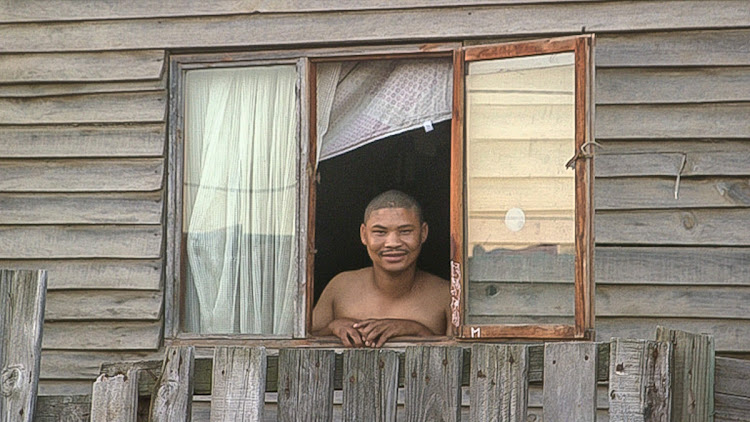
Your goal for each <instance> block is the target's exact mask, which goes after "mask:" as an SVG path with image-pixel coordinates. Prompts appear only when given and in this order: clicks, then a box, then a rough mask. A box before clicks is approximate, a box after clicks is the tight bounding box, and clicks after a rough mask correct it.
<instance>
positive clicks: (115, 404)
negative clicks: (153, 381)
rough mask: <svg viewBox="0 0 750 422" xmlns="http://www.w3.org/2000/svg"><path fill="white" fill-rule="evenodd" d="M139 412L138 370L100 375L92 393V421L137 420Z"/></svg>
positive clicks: (132, 421) (133, 421)
mask: <svg viewBox="0 0 750 422" xmlns="http://www.w3.org/2000/svg"><path fill="white" fill-rule="evenodd" d="M137 414H138V370H137V369H130V370H128V371H127V372H126V373H124V374H115V375H112V376H110V375H107V374H102V375H99V378H97V379H96V382H94V388H93V391H92V393H91V422H135V420H136V417H137Z"/></svg>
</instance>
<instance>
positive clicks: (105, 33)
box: [0, 0, 750, 52]
mask: <svg viewBox="0 0 750 422" xmlns="http://www.w3.org/2000/svg"><path fill="white" fill-rule="evenodd" d="M646 18H647V19H646ZM718 23H720V25H721V26H723V27H729V28H732V27H747V26H748V25H750V12H748V11H747V7H746V3H745V2H744V1H743V0H716V1H712V2H705V1H680V2H670V3H669V7H665V3H664V2H663V1H653V0H652V1H627V2H590V3H569V4H565V3H562V4H561V3H545V4H529V5H501V6H494V7H493V6H486V7H454V8H414V9H405V10H388V9H386V10H382V11H375V12H356V11H353V12H338V11H331V12H320V13H314V14H262V13H251V14H238V15H230V16H210V17H202V18H198V17H183V18H169V19H142V20H137V19H123V20H112V21H94V22H86V21H81V22H59V23H58V22H54V23H39V24H5V25H3V28H2V30H3V32H4V33H5V34H7V36H5V37H3V38H2V40H0V51H3V52H24V51H27V52H48V51H101V50H132V49H156V48H181V47H230V46H235V47H241V46H246V45H248V43H252V44H253V45H255V46H283V45H294V44H302V43H304V44H316V43H321V44H322V43H337V42H347V43H352V42H387V41H395V40H406V39H421V40H425V39H450V38H457V39H466V38H475V37H499V36H504V35H512V36H524V35H525V36H532V35H537V36H540V35H542V34H545V35H548V34H571V33H580V32H581V31H582V30H585V31H586V32H612V31H648V30H664V29H671V30H676V29H698V28H705V27H716V26H717V25H719V24H718ZM584 28H585V29H584ZM123 34H127V35H128V36H127V37H125V36H123ZM195 34H201V35H202V36H200V37H196V36H195ZM698 51H700V50H698Z"/></svg>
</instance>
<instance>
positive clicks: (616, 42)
mask: <svg viewBox="0 0 750 422" xmlns="http://www.w3.org/2000/svg"><path fill="white" fill-rule="evenodd" d="M673 4H674V3H670V6H671V5H673ZM744 13H747V9H745V12H744ZM709 27H710V25H709ZM662 28H663V29H667V27H666V26H664V27H662ZM748 39H750V30H748V29H732V30H721V31H716V30H710V29H707V30H698V31H674V32H648V33H640V34H638V33H636V34H601V36H597V40H596V65H597V66H598V67H627V66H637V67H641V66H747V65H750V54H749V53H750V43H748ZM675 95H679V94H675Z"/></svg>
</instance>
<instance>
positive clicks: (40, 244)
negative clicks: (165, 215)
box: [0, 225, 162, 259]
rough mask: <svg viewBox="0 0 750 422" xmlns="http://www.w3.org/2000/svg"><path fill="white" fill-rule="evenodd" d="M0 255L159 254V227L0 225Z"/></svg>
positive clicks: (140, 255)
mask: <svg viewBox="0 0 750 422" xmlns="http://www.w3.org/2000/svg"><path fill="white" fill-rule="evenodd" d="M0 245H1V246H0V258H2V259H34V258H38V259H45V258H159V257H160V256H161V246H162V229H161V227H160V226H158V225H152V226H145V225H139V226H110V225H106V226H102V225H91V226H54V225H50V226H37V227H34V226H0Z"/></svg>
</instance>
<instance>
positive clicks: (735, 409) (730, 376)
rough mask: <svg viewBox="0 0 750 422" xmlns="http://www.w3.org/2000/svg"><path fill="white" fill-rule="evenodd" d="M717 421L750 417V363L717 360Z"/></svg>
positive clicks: (730, 359)
mask: <svg viewBox="0 0 750 422" xmlns="http://www.w3.org/2000/svg"><path fill="white" fill-rule="evenodd" d="M715 362H716V367H715V370H716V372H715V384H714V385H715V392H714V400H715V402H714V410H715V412H716V413H715V418H714V420H715V421H717V422H718V421H735V422H736V421H741V420H743V418H746V417H747V415H750V361H747V360H744V359H732V358H723V357H717V358H716V361H715Z"/></svg>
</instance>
